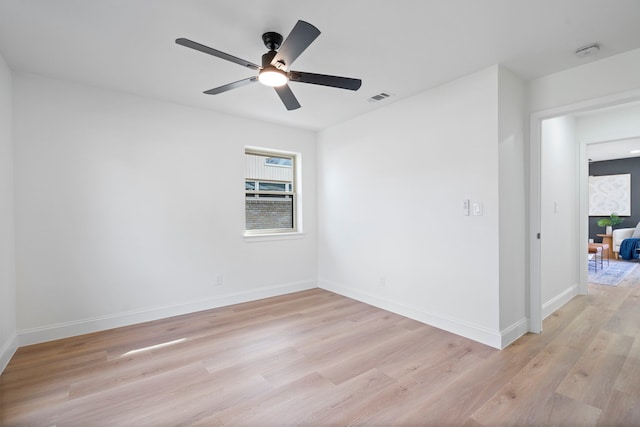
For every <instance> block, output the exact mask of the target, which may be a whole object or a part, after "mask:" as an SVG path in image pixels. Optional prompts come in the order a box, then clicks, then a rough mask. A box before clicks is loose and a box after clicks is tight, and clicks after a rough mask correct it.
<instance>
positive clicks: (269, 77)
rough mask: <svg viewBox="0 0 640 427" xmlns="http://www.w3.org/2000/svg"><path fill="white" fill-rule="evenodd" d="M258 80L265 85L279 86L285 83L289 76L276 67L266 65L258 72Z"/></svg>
mask: <svg viewBox="0 0 640 427" xmlns="http://www.w3.org/2000/svg"><path fill="white" fill-rule="evenodd" d="M258 81H259V82H260V83H262V84H263V85H265V86H271V87H279V86H284V85H286V84H287V82H288V81H289V78H287V75H286V74H285V73H284V72H283V71H280V70H278V69H277V68H276V67H266V68H264V69H262V71H260V74H258Z"/></svg>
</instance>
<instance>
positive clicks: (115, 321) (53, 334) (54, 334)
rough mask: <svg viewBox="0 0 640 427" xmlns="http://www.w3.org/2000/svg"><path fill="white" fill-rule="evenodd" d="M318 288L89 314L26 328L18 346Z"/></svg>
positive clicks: (291, 286) (305, 284)
mask: <svg viewBox="0 0 640 427" xmlns="http://www.w3.org/2000/svg"><path fill="white" fill-rule="evenodd" d="M316 287H317V283H316V280H312V279H309V280H304V281H300V282H294V283H284V284H280V285H275V286H269V287H263V288H257V289H252V290H248V291H244V292H237V293H229V294H225V295H220V296H216V297H212V298H205V299H200V300H194V301H188V302H184V303H181V304H175V305H166V306H162V307H153V308H149V309H145V310H136V311H130V312H126V313H118V314H114V315H108V316H99V317H92V318H88V319H83V320H79V321H73V322H66V323H58V324H55V325H47V326H42V327H38V328H32V329H26V330H22V331H19V332H18V343H19V344H20V346H25V345H31V344H37V343H42V342H46V341H53V340H57V339H61V338H68V337H72V336H77V335H83V334H88V333H92V332H98V331H104V330H107V329H113V328H119V327H122V326H129V325H134V324H137V323H142V322H149V321H153V320H159V319H165V318H168V317H173V316H180V315H182V314H189V313H195V312H198V311H204V310H211V309H214V308H219V307H225V306H228V305H233V304H240V303H243V302H249V301H255V300H259V299H264V298H271V297H275V296H280V295H286V294H290V293H293V292H300V291H306V290H309V289H314V288H316Z"/></svg>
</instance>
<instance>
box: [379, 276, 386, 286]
mask: <svg viewBox="0 0 640 427" xmlns="http://www.w3.org/2000/svg"><path fill="white" fill-rule="evenodd" d="M385 286H387V278H386V277H384V276H380V287H381V288H384V287H385Z"/></svg>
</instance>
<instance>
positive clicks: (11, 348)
mask: <svg viewBox="0 0 640 427" xmlns="http://www.w3.org/2000/svg"><path fill="white" fill-rule="evenodd" d="M17 349H18V337H17V336H16V335H13V336H12V337H11V338H10V339H9V340H8V341H7V342H6V343H5V344H4V345H3V346H2V348H0V374H2V372H4V369H5V368H6V367H7V365H8V364H9V362H10V361H11V358H12V357H13V355H14V354H15V353H16V350H17Z"/></svg>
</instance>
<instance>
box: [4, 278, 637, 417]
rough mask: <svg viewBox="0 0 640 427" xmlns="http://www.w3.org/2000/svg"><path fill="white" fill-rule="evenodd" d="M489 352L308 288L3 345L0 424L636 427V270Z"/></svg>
mask: <svg viewBox="0 0 640 427" xmlns="http://www.w3.org/2000/svg"><path fill="white" fill-rule="evenodd" d="M589 292H590V295H588V296H579V297H576V298H575V299H574V300H572V301H571V302H570V303H568V304H567V305H565V306H564V307H563V308H561V309H560V310H559V311H558V312H557V313H555V314H553V315H551V316H550V317H549V318H547V319H546V320H545V322H544V333H542V334H540V335H526V336H524V337H522V338H521V339H519V340H518V341H517V342H516V343H514V344H513V345H511V346H510V347H508V348H507V349H505V350H503V351H498V350H495V349H492V348H489V347H486V346H484V345H481V344H478V343H475V342H473V341H470V340H467V339H464V338H461V337H458V336H455V335H452V334H449V333H447V332H444V331H441V330H438V329H435V328H432V327H429V326H426V325H423V324H420V323H418V322H415V321H412V320H409V319H406V318H403V317H401V316H398V315H395V314H391V313H389V312H386V311H383V310H380V309H377V308H374V307H371V306H368V305H366V304H363V303H359V302H356V301H353V300H350V299H348V298H344V297H342V296H339V295H335V294H332V293H330V292H327V291H323V290H319V289H316V290H311V291H306V292H301V293H297V294H292V295H287V296H282V297H277V298H270V299H267V300H262V301H256V302H251V303H246V304H241V305H236V306H232V307H225V308H221V309H216V310H210V311H206V312H201V313H196V314H191V315H186V316H181V317H175V318H171V319H165V320H161V321H156V322H150V323H145V324H140V325H135V326H131V327H126V328H120V329H115V330H110V331H105V332H100V333H95V334H89V335H84V336H79V337H74V338H69V339H64V340H59V341H54V342H49V343H44V344H39V345H34V346H29V347H23V348H20V349H19V350H18V352H17V353H16V355H15V356H14V357H13V359H12V360H11V362H10V363H9V366H8V367H7V368H6V370H5V372H4V373H3V374H2V376H1V377H0V424H2V425H3V426H23V425H25V426H26V425H29V426H52V425H56V426H58V427H61V426H103V425H104V426H106V425H108V426H129V425H140V426H173V425H202V426H218V425H246V426H272V425H273V426H284V425H375V426H379V425H420V426H423V425H437V426H444V425H455V426H495V425H551V426H559V425H572V426H573V425H575V426H578V425H580V426H583V425H585V426H589V425H621V426H632V425H636V426H637V425H640V267H639V268H637V269H636V271H635V272H634V273H632V275H631V276H630V277H629V278H628V279H627V280H625V281H624V282H623V283H622V284H621V285H620V286H619V287H607V286H598V285H590V290H589Z"/></svg>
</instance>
